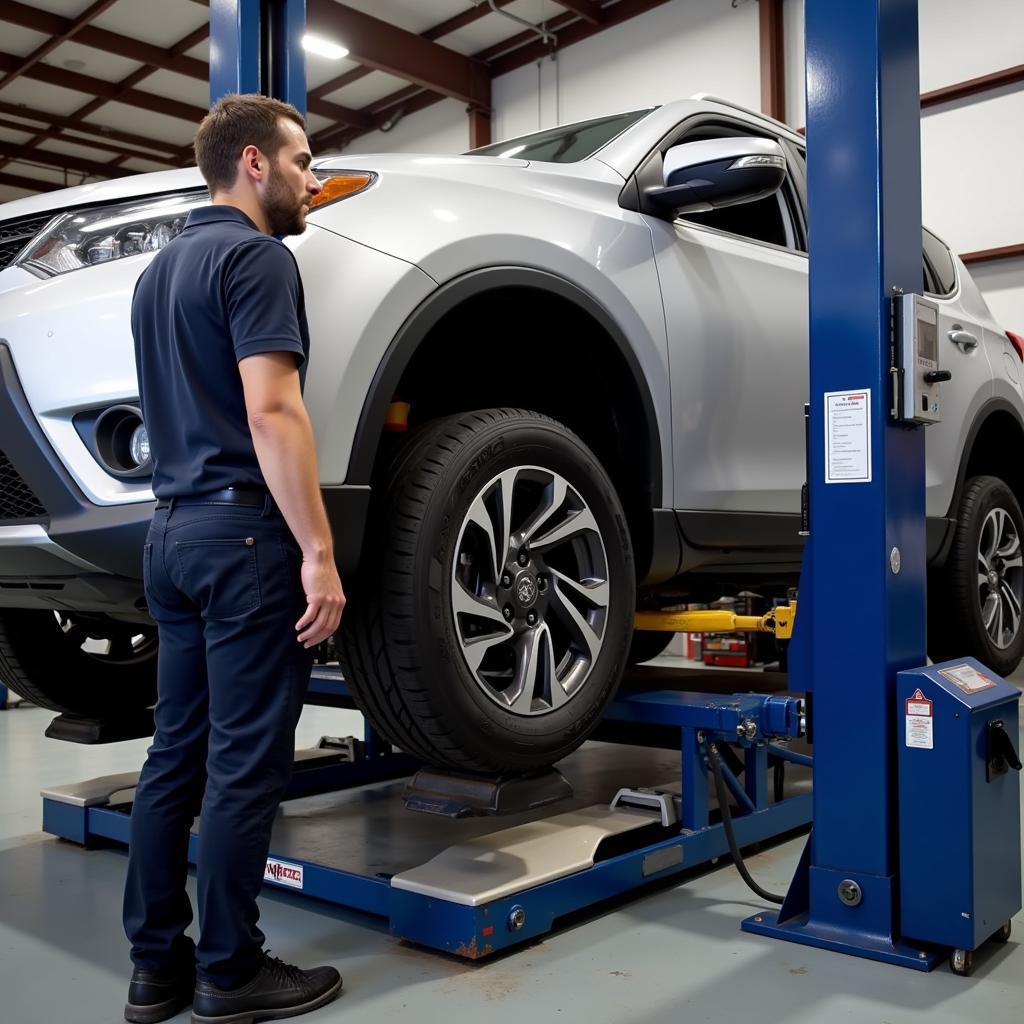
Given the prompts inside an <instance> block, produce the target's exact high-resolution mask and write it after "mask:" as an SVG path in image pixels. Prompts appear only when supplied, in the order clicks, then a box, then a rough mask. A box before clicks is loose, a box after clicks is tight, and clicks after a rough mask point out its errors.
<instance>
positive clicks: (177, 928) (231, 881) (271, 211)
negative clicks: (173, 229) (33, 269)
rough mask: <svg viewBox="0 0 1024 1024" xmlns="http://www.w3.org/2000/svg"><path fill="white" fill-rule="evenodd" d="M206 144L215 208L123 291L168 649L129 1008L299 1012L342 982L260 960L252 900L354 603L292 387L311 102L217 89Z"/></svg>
mask: <svg viewBox="0 0 1024 1024" xmlns="http://www.w3.org/2000/svg"><path fill="white" fill-rule="evenodd" d="M195 154H196V162H197V163H198V165H199V169H200V171H201V172H202V175H203V177H204V178H205V180H206V183H207V184H208V185H209V187H210V194H211V198H212V205H211V206H208V207H204V208H202V209H198V210H193V211H192V212H191V213H190V214H189V216H188V220H187V222H186V224H185V227H184V230H183V231H182V233H181V234H180V235H179V236H178V237H177V238H175V239H174V240H173V241H171V242H170V243H169V244H168V245H167V246H166V247H165V248H164V249H163V250H162V251H161V252H160V253H158V254H157V256H156V257H155V258H154V260H153V262H152V263H151V264H150V265H149V267H147V268H146V270H145V272H144V273H143V274H142V276H141V277H140V279H139V282H138V284H137V286H136V289H135V297H134V300H133V303H132V332H133V334H134V338H135V356H136V366H137V369H138V374H139V393H140V396H141V401H142V410H143V415H144V417H145V422H146V426H147V429H148V431H149V437H150V445H151V451H152V458H153V491H154V493H155V494H156V497H157V507H156V512H155V513H154V516H153V523H152V526H151V527H150V530H149V535H148V537H147V540H146V545H145V549H144V571H143V575H144V580H145V590H146V600H147V602H148V604H149V610H150V613H151V614H152V616H153V618H154V619H155V620H156V622H157V624H158V627H159V633H160V648H159V665H158V694H159V699H158V701H157V705H156V733H155V736H154V738H153V745H152V746H151V747H150V749H149V753H148V757H147V760H146V764H145V767H144V768H143V770H142V775H141V777H140V779H139V785H138V789H137V790H136V794H135V802H134V805H133V808H132V816H131V840H130V856H129V862H128V878H127V884H126V888H125V902H124V924H125V931H126V932H127V935H128V938H129V940H130V942H131V946H132V949H131V956H132V961H133V963H134V965H135V971H134V973H133V975H132V980H131V985H130V988H129V993H128V1003H127V1005H126V1007H125V1019H126V1020H129V1021H146V1022H152V1021H162V1020H166V1019H168V1018H170V1017H173V1016H174V1015H175V1014H176V1013H177V1012H178V1011H179V1010H180V1009H182V1008H183V1007H185V1006H188V1005H189V1003H192V1006H193V1017H192V1019H193V1021H194V1022H206V1021H220V1020H229V1019H230V1020H235V1019H243V1020H251V1019H253V1016H255V1018H256V1019H263V1018H264V1017H265V1016H270V1015H272V1014H273V1015H275V1016H276V1015H286V1016H293V1015H296V1014H299V1013H305V1012H306V1011H307V1010H312V1009H315V1008H316V1007H318V1006H322V1005H323V1004H324V1003H327V1002H329V1001H330V1000H331V999H333V998H334V997H335V996H336V995H337V993H338V992H339V991H340V989H341V983H342V982H341V977H340V975H339V974H338V972H337V971H336V970H335V969H334V968H333V967H319V968H315V969H313V970H300V969H299V968H298V967H294V966H291V965H289V964H285V963H283V962H282V961H281V960H278V959H277V958H274V957H270V956H268V955H267V953H266V952H265V951H264V949H263V941H264V936H263V933H262V932H261V931H260V929H259V928H258V927H257V921H258V918H259V911H258V909H257V906H256V895H257V893H258V891H259V889H260V885H261V884H262V881H263V875H264V870H265V866H266V860H267V852H268V849H269V845H270V830H271V823H272V822H273V819H274V815H275V813H276V811H277V808H278V805H279V803H280V800H281V797H282V795H283V793H284V790H285V786H286V784H287V783H288V780H289V777H290V774H291V770H292V763H293V757H294V749H295V739H294V733H295V727H296V724H297V723H298V719H299V713H300V711H301V709H302V705H303V698H304V696H305V693H306V689H307V686H308V684H309V677H310V672H311V670H312V666H313V653H314V652H313V648H314V647H315V646H316V645H317V644H319V643H320V642H321V641H323V640H326V639H327V638H328V637H329V636H331V634H333V633H334V631H335V630H336V629H337V628H338V624H339V622H340V620H341V613H342V608H343V607H344V603H345V597H344V593H343V591H342V586H341V581H340V579H339V578H338V572H337V569H336V568H335V564H334V554H333V543H332V539H331V531H330V527H329V525H328V521H327V515H326V512H325V510H324V506H323V501H322V499H321V495H320V487H319V474H318V472H317V465H316V451H315V447H314V440H313V431H312V426H311V423H310V420H309V416H308V414H307V412H306V408H305V405H304V404H303V399H302V390H301V388H302V382H303V380H304V374H305V368H306V361H307V358H308V356H309V333H308V329H307V325H306V316H305V311H304V307H303V295H302V284H301V281H300V279H299V272H298V267H297V265H296V263H295V259H294V257H293V256H292V254H291V252H290V251H289V250H288V249H287V248H286V247H285V246H284V245H283V244H282V242H281V241H280V238H281V237H282V236H285V235H298V234H300V233H301V232H302V231H303V230H304V229H305V226H306V225H305V215H306V212H307V210H308V208H309V203H310V201H311V199H312V197H313V196H315V195H316V194H317V193H318V192H319V191H320V184H319V182H318V181H317V179H316V177H314V175H313V174H312V172H311V171H310V161H311V155H310V152H309V143H308V141H307V139H306V134H305V122H304V121H303V118H302V116H301V115H300V114H299V112H298V111H297V110H296V109H295V108H294V107H292V106H290V105H289V104H286V103H281V102H278V101H277V100H273V99H269V98H267V97H264V96H255V95H245V96H238V95H234V96H226V97H224V98H223V99H221V100H220V101H219V102H218V103H217V104H216V105H215V106H214V107H213V108H212V109H211V110H210V112H209V114H208V115H207V116H206V117H205V118H204V120H203V122H202V123H201V124H200V126H199V130H198V132H197V134H196V138H195ZM197 813H198V814H199V817H200V828H199V840H198V842H199V851H198V860H197V886H196V888H197V895H198V905H199V934H200V938H199V943H198V947H195V946H194V945H193V942H192V940H191V939H190V938H188V937H187V936H186V934H185V930H186V928H187V927H188V926H189V924H190V923H191V921H192V907H191V904H190V902H189V898H188V896H187V894H186V892H185V881H186V874H187V866H188V858H187V852H188V842H189V829H190V826H191V825H192V821H193V817H194V815H196V814H197Z"/></svg>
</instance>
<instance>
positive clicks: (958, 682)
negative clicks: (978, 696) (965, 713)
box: [939, 665, 996, 693]
mask: <svg viewBox="0 0 1024 1024" xmlns="http://www.w3.org/2000/svg"><path fill="white" fill-rule="evenodd" d="M939 675H940V676H945V677H946V678H947V679H948V680H949V681H950V682H951V683H952V684H953V685H954V686H959V687H960V689H961V690H963V691H964V693H977V692H978V691H979V690H987V689H988V688H989V687H990V686H995V685H996V683H995V680H994V679H989V677H988V676H983V675H982V674H981V673H980V672H979V671H978V670H977V669H975V668H971V666H970V665H954V666H953V667H952V668H940V669H939Z"/></svg>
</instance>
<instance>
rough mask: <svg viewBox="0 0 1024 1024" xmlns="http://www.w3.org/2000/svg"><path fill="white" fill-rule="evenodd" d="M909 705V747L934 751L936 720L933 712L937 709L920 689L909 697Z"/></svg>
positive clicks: (907, 720) (907, 719) (907, 718)
mask: <svg viewBox="0 0 1024 1024" xmlns="http://www.w3.org/2000/svg"><path fill="white" fill-rule="evenodd" d="M906 705H907V717H906V723H907V746H908V747H917V748H918V749H919V750H932V749H934V747H935V718H934V716H933V714H932V711H933V709H934V707H935V704H934V702H933V701H930V700H929V699H928V698H927V697H926V696H925V695H924V694H923V693H922V692H921V689H920V688H918V689H916V690H915V691H914V695H913V696H912V697H908V698H907V701H906Z"/></svg>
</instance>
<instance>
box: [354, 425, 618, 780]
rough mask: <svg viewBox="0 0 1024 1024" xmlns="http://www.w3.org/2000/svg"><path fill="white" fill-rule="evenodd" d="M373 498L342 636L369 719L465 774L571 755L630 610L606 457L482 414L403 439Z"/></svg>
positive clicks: (614, 672) (613, 678)
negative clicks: (369, 532)
mask: <svg viewBox="0 0 1024 1024" xmlns="http://www.w3.org/2000/svg"><path fill="white" fill-rule="evenodd" d="M563 485H564V490H563ZM377 493H378V495H379V500H378V502H377V504H376V506H375V508H376V512H375V514H374V515H373V517H372V519H371V522H373V523H374V524H375V526H376V530H377V532H376V535H375V536H373V537H371V538H370V540H369V546H368V548H367V549H366V551H365V552H364V556H363V567H364V568H363V571H362V573H361V576H360V579H359V580H358V581H357V585H356V588H355V589H354V592H353V594H352V597H351V598H350V601H349V605H348V607H347V608H346V611H345V615H344V618H343V619H342V627H341V631H340V633H339V655H340V661H341V665H342V669H343V671H344V673H345V678H346V680H347V681H348V683H349V685H350V687H351V689H352V693H353V696H354V697H355V699H356V702H357V703H358V704H359V706H360V708H361V710H362V711H363V713H364V714H365V715H366V717H367V719H368V721H369V722H370V723H371V725H373V726H374V728H376V729H377V730H378V731H379V732H381V733H382V734H383V735H384V736H385V738H386V739H388V740H389V741H390V742H391V743H393V744H394V745H396V746H398V747H401V748H402V749H403V750H406V751H407V752H409V753H411V754H414V755H416V756H418V757H420V758H422V759H423V760H425V761H427V762H429V763H432V764H435V765H438V766H440V767H445V768H450V769H455V770H457V771H469V772H506V771H507V772H522V771H529V770H532V769H537V768H542V767H546V766H548V765H551V764H553V763H554V762H555V761H557V760H559V759H560V758H562V757H565V756H566V755H567V754H569V753H570V752H571V751H573V750H574V749H575V748H576V747H578V746H579V745H580V744H581V743H582V742H583V741H584V740H585V739H586V738H587V736H588V735H589V734H590V732H591V731H592V729H593V728H595V727H596V726H597V724H598V723H599V721H600V719H601V716H602V714H603V712H604V710H605V708H606V707H607V705H608V702H609V701H610V700H611V699H612V697H613V696H614V694H615V691H616V689H617V687H618V684H619V681H620V679H621V676H622V672H623V670H624V668H625V665H626V658H627V654H628V652H629V644H630V635H631V631H632V617H633V611H634V607H635V594H636V582H635V571H634V566H633V555H632V547H631V544H630V537H629V530H628V527H627V525H626V519H625V515H624V514H623V511H622V507H621V505H620V503H619V500H618V497H617V495H616V493H615V489H614V487H613V485H612V483H611V481H610V480H609V479H608V476H607V474H606V473H605V472H604V470H603V468H602V467H601V465H600V463H599V462H598V461H597V459H596V458H595V457H594V455H593V454H592V453H591V452H590V451H589V450H588V449H587V448H586V446H585V445H584V444H583V443H582V441H580V440H579V438H577V437H576V436H575V435H573V434H572V433H571V432H570V431H569V430H567V429H566V428H565V427H564V426H562V425H561V424H560V423H558V422H556V421H555V420H552V419H549V418H547V417H545V416H541V415H539V414H537V413H532V412H525V411H521V410H515V409H489V410H484V411H480V412H472V413H465V414H461V415H458V416H452V417H448V418H446V419H444V420H440V421H437V422H435V423H434V424H432V425H429V426H428V427H426V428H424V429H423V430H421V431H420V432H419V433H418V434H417V435H413V436H410V438H409V440H408V441H407V443H406V444H405V445H404V446H403V448H402V449H401V450H400V451H399V453H398V454H397V456H396V458H395V460H394V461H393V462H392V465H391V468H390V471H389V473H388V479H387V481H386V482H385V483H384V486H382V487H381V488H379V489H378V491H377ZM506 496H511V497H509V499H508V500H509V502H510V512H509V514H508V520H509V523H510V528H509V537H510V540H509V544H508V545H507V546H506V544H505V541H504V528H503V525H502V524H503V522H504V521H505V516H504V513H503V511H502V509H504V508H505V507H506V503H505V498H506ZM552 497H554V498H555V499H557V500H551V499H552ZM513 499H514V500H513ZM544 510H546V511H544ZM570 521H571V522H572V523H573V524H575V525H574V526H569V523H570ZM488 530H489V531H490V533H488ZM528 530H529V539H531V540H532V542H533V544H532V546H531V545H529V544H526V543H523V544H522V546H520V542H521V541H523V538H524V537H525V536H526V535H527V531H528ZM559 537H562V538H563V539H561V540H560V539H559ZM492 538H493V540H492ZM498 548H501V549H502V552H501V553H502V559H503V562H504V564H503V565H501V566H499V568H498V570H497V571H495V565H494V562H495V559H496V551H497V549H498ZM520 557H521V558H522V559H524V560H525V563H526V564H525V565H524V564H522V563H521V562H520V561H519V560H518V558H520ZM510 559H512V561H510ZM574 574H575V575H574ZM503 578H504V583H503ZM584 580H585V581H587V582H586V583H584V582H583V581H584ZM570 606H571V608H573V609H575V617H574V614H573V611H572V610H570ZM509 613H511V615H512V619H511V622H510V621H509V620H507V619H506V618H505V616H506V615H507V614H509ZM531 617H532V619H533V621H532V622H531V621H530V620H531ZM531 652H533V655H534V660H533V661H531V660H530V653H531ZM552 665H553V666H554V674H553V676H552Z"/></svg>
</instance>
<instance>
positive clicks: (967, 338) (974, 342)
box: [947, 324, 978, 352]
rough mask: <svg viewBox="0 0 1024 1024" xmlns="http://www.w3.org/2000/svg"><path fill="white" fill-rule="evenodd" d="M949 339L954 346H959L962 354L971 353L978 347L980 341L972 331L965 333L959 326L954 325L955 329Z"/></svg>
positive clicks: (950, 333)
mask: <svg viewBox="0 0 1024 1024" xmlns="http://www.w3.org/2000/svg"><path fill="white" fill-rule="evenodd" d="M947 337H948V338H949V340H950V341H951V342H953V344H954V345H957V346H959V348H960V350H961V351H962V352H970V351H971V349H975V348H977V347H978V339H977V338H976V337H975V336H974V335H973V334H971V332H970V331H965V330H964V329H963V328H962V327H961V326H960V325H959V324H953V329H952V330H951V331H950V332H949V334H948V335H947Z"/></svg>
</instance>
